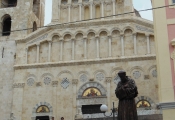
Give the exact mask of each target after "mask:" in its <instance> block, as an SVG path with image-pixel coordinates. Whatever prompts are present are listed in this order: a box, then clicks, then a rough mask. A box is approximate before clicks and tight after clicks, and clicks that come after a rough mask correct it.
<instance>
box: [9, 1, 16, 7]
mask: <svg viewBox="0 0 175 120" xmlns="http://www.w3.org/2000/svg"><path fill="white" fill-rule="evenodd" d="M16 5H17V0H8V7H16Z"/></svg>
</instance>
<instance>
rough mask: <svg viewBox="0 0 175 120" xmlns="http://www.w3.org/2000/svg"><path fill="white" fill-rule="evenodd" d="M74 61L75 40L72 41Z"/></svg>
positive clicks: (73, 57)
mask: <svg viewBox="0 0 175 120" xmlns="http://www.w3.org/2000/svg"><path fill="white" fill-rule="evenodd" d="M74 59H75V39H72V60H74Z"/></svg>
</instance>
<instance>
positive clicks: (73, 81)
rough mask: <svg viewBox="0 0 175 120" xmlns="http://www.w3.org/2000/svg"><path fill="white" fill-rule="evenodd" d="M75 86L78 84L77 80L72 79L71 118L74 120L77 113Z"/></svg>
mask: <svg viewBox="0 0 175 120" xmlns="http://www.w3.org/2000/svg"><path fill="white" fill-rule="evenodd" d="M77 84H78V79H73V80H72V87H73V91H72V92H73V99H72V100H73V106H72V108H73V114H72V115H73V116H72V118H74V117H75V115H76V114H78V112H77V99H76V96H77Z"/></svg>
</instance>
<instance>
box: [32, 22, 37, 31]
mask: <svg viewBox="0 0 175 120" xmlns="http://www.w3.org/2000/svg"><path fill="white" fill-rule="evenodd" d="M36 30H37V24H36V22H35V21H34V22H33V32H34V31H36Z"/></svg>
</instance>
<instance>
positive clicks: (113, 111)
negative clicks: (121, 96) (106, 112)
mask: <svg viewBox="0 0 175 120" xmlns="http://www.w3.org/2000/svg"><path fill="white" fill-rule="evenodd" d="M112 113H113V120H115V114H114V113H115V109H114V102H113V109H112Z"/></svg>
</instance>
